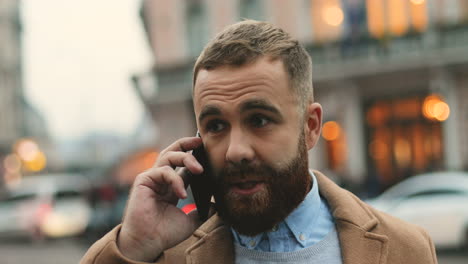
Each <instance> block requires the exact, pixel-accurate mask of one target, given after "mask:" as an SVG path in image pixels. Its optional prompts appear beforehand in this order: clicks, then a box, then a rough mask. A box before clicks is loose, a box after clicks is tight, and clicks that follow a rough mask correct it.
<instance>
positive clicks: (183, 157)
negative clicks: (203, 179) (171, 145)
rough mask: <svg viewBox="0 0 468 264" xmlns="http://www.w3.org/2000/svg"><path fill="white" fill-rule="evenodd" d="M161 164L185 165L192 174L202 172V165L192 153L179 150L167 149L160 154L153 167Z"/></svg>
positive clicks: (171, 165)
mask: <svg viewBox="0 0 468 264" xmlns="http://www.w3.org/2000/svg"><path fill="white" fill-rule="evenodd" d="M162 166H170V167H173V168H175V167H185V168H187V169H188V170H189V171H190V172H192V173H194V174H200V173H202V172H203V167H202V166H201V165H200V163H199V162H198V161H197V159H196V158H195V157H194V156H193V155H192V154H190V153H186V152H180V151H169V152H166V153H165V154H163V155H161V156H160V157H159V159H158V161H157V162H156V164H155V167H162Z"/></svg>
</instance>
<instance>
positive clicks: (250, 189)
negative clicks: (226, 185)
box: [230, 181, 265, 195]
mask: <svg viewBox="0 0 468 264" xmlns="http://www.w3.org/2000/svg"><path fill="white" fill-rule="evenodd" d="M264 186H265V184H264V182H262V181H242V182H235V183H232V184H230V187H231V188H230V189H231V191H233V192H234V193H237V194H240V195H252V194H254V193H256V192H258V191H260V190H261V189H262V188H263V187H264Z"/></svg>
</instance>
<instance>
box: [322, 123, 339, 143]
mask: <svg viewBox="0 0 468 264" xmlns="http://www.w3.org/2000/svg"><path fill="white" fill-rule="evenodd" d="M340 135H341V126H340V125H339V124H338V123H337V122H335V121H328V122H326V123H325V124H323V128H322V137H323V138H324V139H325V140H328V141H333V140H336V139H338V138H339V137H340Z"/></svg>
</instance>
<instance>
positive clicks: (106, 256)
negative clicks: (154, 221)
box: [80, 225, 162, 264]
mask: <svg viewBox="0 0 468 264" xmlns="http://www.w3.org/2000/svg"><path fill="white" fill-rule="evenodd" d="M120 228H121V225H118V226H116V227H115V228H114V229H113V230H112V231H110V232H109V233H107V234H106V235H105V236H104V237H102V238H101V239H100V240H98V241H97V242H96V243H94V244H93V245H92V246H91V247H90V248H89V249H88V251H87V252H86V254H85V255H84V256H83V258H82V259H81V261H80V264H114V263H121V264H148V262H139V261H134V260H131V259H129V258H127V257H125V256H124V255H123V254H122V253H121V252H120V250H119V248H118V247H117V242H116V241H117V236H118V235H119V232H120ZM155 263H156V262H155ZM157 263H159V264H162V262H157Z"/></svg>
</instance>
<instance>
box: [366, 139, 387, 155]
mask: <svg viewBox="0 0 468 264" xmlns="http://www.w3.org/2000/svg"><path fill="white" fill-rule="evenodd" d="M369 153H370V155H371V157H372V158H373V159H376V160H382V159H385V158H386V157H387V156H388V146H387V144H386V143H385V142H384V141H382V140H374V141H372V142H371V143H370V144H369Z"/></svg>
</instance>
